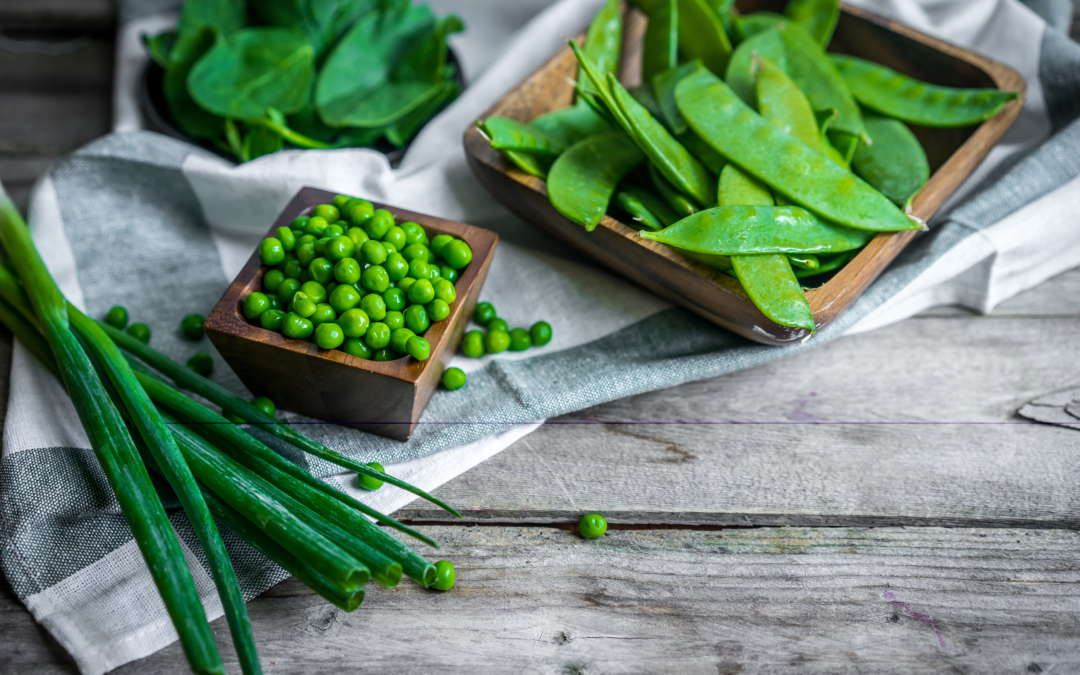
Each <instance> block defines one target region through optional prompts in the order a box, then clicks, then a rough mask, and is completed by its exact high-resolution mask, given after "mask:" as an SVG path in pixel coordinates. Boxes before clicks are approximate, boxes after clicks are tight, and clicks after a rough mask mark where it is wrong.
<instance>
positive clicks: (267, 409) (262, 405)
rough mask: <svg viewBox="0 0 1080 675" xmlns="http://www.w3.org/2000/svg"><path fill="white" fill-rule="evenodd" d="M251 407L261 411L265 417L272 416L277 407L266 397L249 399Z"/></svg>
mask: <svg viewBox="0 0 1080 675" xmlns="http://www.w3.org/2000/svg"><path fill="white" fill-rule="evenodd" d="M251 405H253V406H255V407H256V408H258V409H259V410H261V411H263V412H264V413H266V414H267V415H270V416H273V415H274V413H276V412H277V406H275V405H274V402H273V401H271V400H270V399H269V398H267V397H266V396H256V397H255V398H253V399H251Z"/></svg>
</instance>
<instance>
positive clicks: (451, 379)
mask: <svg viewBox="0 0 1080 675" xmlns="http://www.w3.org/2000/svg"><path fill="white" fill-rule="evenodd" d="M465 380H466V377H465V371H463V370H462V369H461V368H447V369H446V370H444V371H443V374H442V384H443V386H444V387H446V388H447V389H449V390H450V391H454V390H455V389H461V388H462V387H464V386H465Z"/></svg>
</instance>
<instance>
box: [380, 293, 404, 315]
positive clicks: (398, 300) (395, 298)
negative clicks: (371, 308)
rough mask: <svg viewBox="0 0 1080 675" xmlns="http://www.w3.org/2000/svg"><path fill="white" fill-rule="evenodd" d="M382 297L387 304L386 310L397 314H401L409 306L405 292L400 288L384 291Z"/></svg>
mask: <svg viewBox="0 0 1080 675" xmlns="http://www.w3.org/2000/svg"><path fill="white" fill-rule="evenodd" d="M382 297H383V302H385V303H386V308H387V309H390V310H393V311H395V312H400V311H401V310H403V309H405V306H406V305H407V304H409V303H408V300H407V299H406V297H405V291H403V290H401V289H400V288H388V289H386V290H385V291H383V294H382Z"/></svg>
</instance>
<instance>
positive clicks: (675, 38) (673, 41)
mask: <svg viewBox="0 0 1080 675" xmlns="http://www.w3.org/2000/svg"><path fill="white" fill-rule="evenodd" d="M677 65H679V3H678V1H677V0H660V2H658V3H657V4H656V6H655V7H653V8H652V10H650V11H649V25H648V26H647V27H646V29H645V44H644V46H643V48H642V54H641V79H642V80H644V81H646V82H652V81H653V78H654V77H656V76H657V75H658V74H660V73H662V72H664V71H665V70H670V69H671V68H674V67H675V66H677Z"/></svg>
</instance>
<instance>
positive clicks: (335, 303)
mask: <svg viewBox="0 0 1080 675" xmlns="http://www.w3.org/2000/svg"><path fill="white" fill-rule="evenodd" d="M360 299H361V296H360V293H357V292H356V288H354V287H353V286H350V285H349V284H341V285H339V286H338V287H337V288H335V289H334V292H333V293H330V298H329V305H330V307H333V308H334V311H335V312H337V313H338V314H342V313H345V312H347V311H349V310H351V309H353V308H354V307H356V306H357V305H360Z"/></svg>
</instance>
